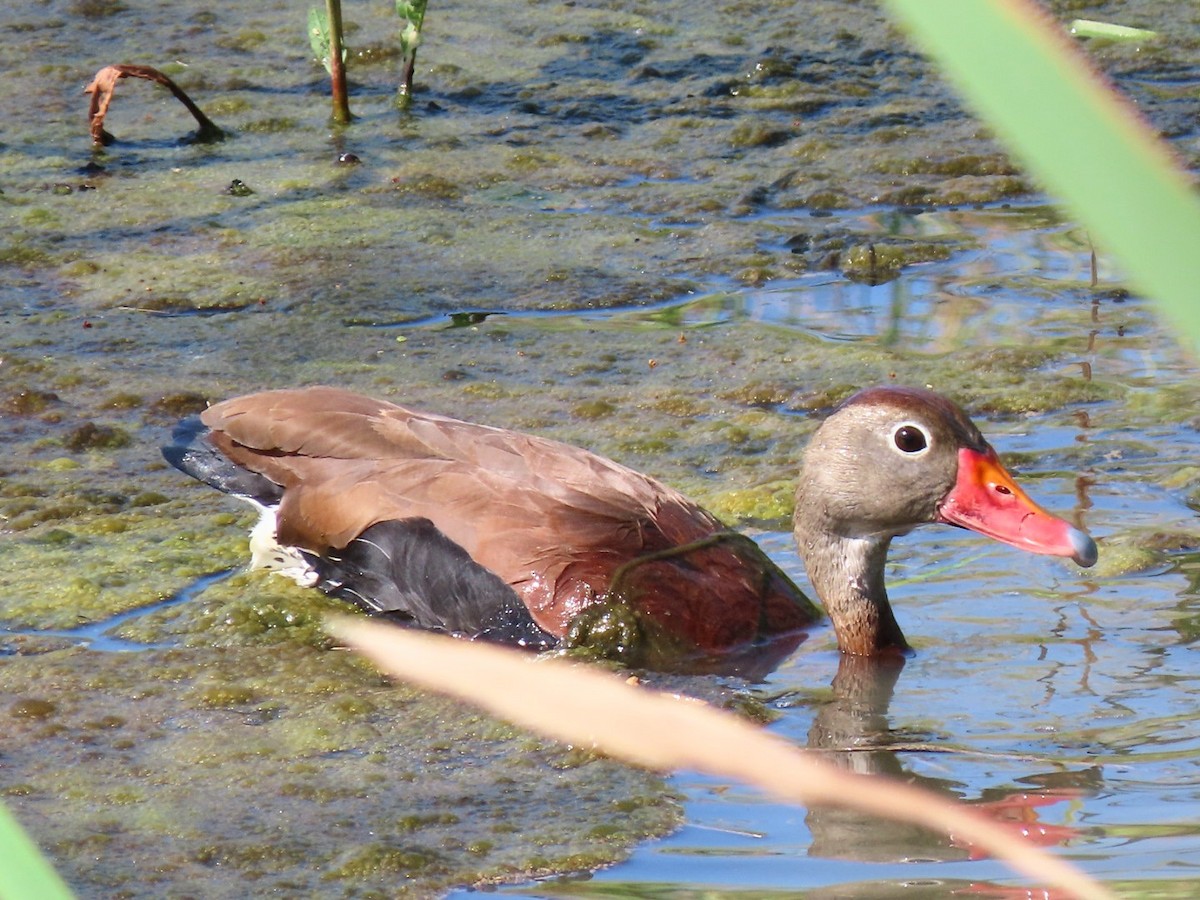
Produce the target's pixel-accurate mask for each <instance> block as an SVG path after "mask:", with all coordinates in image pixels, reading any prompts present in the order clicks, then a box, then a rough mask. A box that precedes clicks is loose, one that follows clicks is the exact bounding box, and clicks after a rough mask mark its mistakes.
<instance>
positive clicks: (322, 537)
mask: <svg viewBox="0 0 1200 900" xmlns="http://www.w3.org/2000/svg"><path fill="white" fill-rule="evenodd" d="M202 419H203V421H204V423H205V424H206V425H207V426H208V427H209V428H211V429H212V432H213V434H212V438H211V439H212V441H213V443H214V445H216V446H217V447H218V448H219V449H220V450H221V451H222V452H223V453H225V454H226V455H227V456H228V457H229V458H230V459H231V460H233V461H234V462H235V463H237V464H238V465H240V466H243V467H245V468H247V469H249V470H251V471H254V472H257V473H259V474H262V475H264V476H266V477H267V478H270V479H271V480H272V481H274V482H275V483H277V484H280V485H282V486H283V487H284V489H285V490H284V497H283V501H282V503H281V505H280V509H279V514H278V520H279V528H278V537H279V540H280V541H281V542H282V543H284V544H294V545H297V546H300V547H304V548H306V549H309V550H313V551H315V552H318V553H321V552H324V551H326V550H327V549H329V548H341V547H344V546H345V545H346V544H347V543H349V542H350V541H351V540H353V538H354V537H356V536H357V535H358V534H361V533H362V532H363V531H364V530H365V529H366V528H368V527H370V526H371V525H373V524H376V523H378V522H381V521H386V520H388V519H404V518H413V517H421V518H427V519H429V520H431V521H432V522H433V523H434V524H435V525H436V526H437V528H438V529H439V530H440V531H442V532H443V533H444V534H445V535H446V536H447V537H449V538H450V539H451V540H452V541H454V542H455V543H457V544H459V545H460V546H462V547H463V548H464V549H465V550H466V551H467V552H468V553H469V554H470V555H471V556H472V558H474V559H475V560H476V561H477V562H479V563H480V564H481V565H483V566H485V567H486V568H488V569H490V570H491V571H493V572H495V573H496V574H497V575H499V576H500V577H501V578H502V579H504V580H505V581H507V582H508V583H509V584H511V585H513V587H514V588H515V589H516V590H517V591H518V593H520V594H521V595H522V597H523V599H524V600H525V602H526V604H527V605H528V606H529V608H530V610H531V611H532V612H533V613H534V616H535V618H537V619H538V621H539V623H540V624H542V625H543V627H547V628H550V629H551V630H553V631H554V632H555V633H561V631H562V630H563V628H565V623H566V622H568V621H570V619H572V618H574V616H575V615H576V614H577V613H578V612H579V611H580V609H582V608H583V606H585V605H587V603H588V602H590V601H591V600H592V599H594V596H595V594H594V588H593V586H596V585H600V586H603V585H607V584H608V581H609V577H610V576H611V573H612V571H613V570H614V569H615V568H616V567H618V566H620V565H621V564H622V563H624V562H627V561H628V560H630V559H632V558H634V557H637V556H640V555H642V554H644V553H646V552H653V551H656V550H661V549H663V548H664V547H667V546H672V545H675V544H678V543H686V542H689V541H692V540H696V539H697V538H700V537H703V536H705V535H707V534H710V533H712V532H713V531H716V530H719V529H720V527H721V526H720V524H719V523H718V522H717V520H716V519H715V518H713V517H712V516H711V515H709V514H708V513H707V512H705V511H704V510H702V509H701V508H699V507H698V506H696V505H695V504H693V503H691V502H690V501H689V500H687V499H686V498H685V497H683V496H682V495H681V494H679V493H678V492H677V491H674V490H672V489H670V488H668V487H666V486H665V485H663V484H660V483H659V482H657V481H655V480H653V479H651V478H648V477H647V476H644V475H642V474H640V473H638V472H635V471H634V470H632V469H629V468H626V467H624V466H621V465H619V464H617V463H615V462H612V461H611V460H607V459H604V458H603V457H600V456H597V455H595V454H593V453H589V452H588V451H586V450H582V449H580V448H578V447H573V446H570V445H568V444H563V443H559V442H557V441H551V440H547V439H544V438H538V437H534V436H532V435H526V434H520V433H517V432H512V431H505V430H503V429H497V428H490V427H488V426H483V425H475V424H472V423H468V422H462V421H459V420H457V419H450V418H447V417H444V416H436V415H431V414H426V413H418V412H414V411H412V410H409V409H405V408H403V407H399V406H396V405H394V404H391V403H387V402H384V401H380V400H372V399H369V398H366V397H362V396H360V395H358V394H352V393H349V392H346V391H341V390H338V389H335V388H325V387H321V388H308V389H303V390H289V391H271V392H266V393H261V394H254V395H250V396H247V397H239V398H236V399H233V400H229V401H226V402H224V403H220V404H217V405H216V406H213V407H212V408H210V409H209V410H207V411H206V412H205V413H204V414H203V416H202ZM660 522H661V523H662V527H660V526H659V524H658V523H660Z"/></svg>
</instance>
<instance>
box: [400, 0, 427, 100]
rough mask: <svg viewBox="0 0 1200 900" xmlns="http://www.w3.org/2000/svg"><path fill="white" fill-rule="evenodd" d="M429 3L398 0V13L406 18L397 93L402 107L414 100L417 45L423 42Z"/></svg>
mask: <svg viewBox="0 0 1200 900" xmlns="http://www.w3.org/2000/svg"><path fill="white" fill-rule="evenodd" d="M428 5H429V0H396V15H398V16H400V18H402V19H403V20H404V28H403V29H401V31H400V52H401V54H402V56H403V59H404V70H403V72H402V73H401V76H400V89H399V91H398V92H397V94H396V103H397V104H398V105H399V106H400V107H401V108H402V109H406V108H407V107H408V105H409V104H410V103H411V102H412V91H413V71H414V70H415V68H416V65H417V47H419V46H420V44H421V28H422V27H423V26H424V24H425V7H426V6H428Z"/></svg>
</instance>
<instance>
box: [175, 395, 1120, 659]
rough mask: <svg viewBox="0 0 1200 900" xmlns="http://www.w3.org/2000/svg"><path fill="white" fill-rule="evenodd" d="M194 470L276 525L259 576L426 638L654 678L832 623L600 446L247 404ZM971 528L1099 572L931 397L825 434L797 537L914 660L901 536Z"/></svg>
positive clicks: (862, 412)
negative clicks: (896, 565) (894, 564)
mask: <svg viewBox="0 0 1200 900" xmlns="http://www.w3.org/2000/svg"><path fill="white" fill-rule="evenodd" d="M175 438H176V443H175V444H174V445H172V446H169V447H166V448H164V450H163V454H164V455H165V456H166V458H167V460H168V461H169V462H171V463H172V464H173V465H175V466H177V467H178V468H180V469H182V470H183V471H184V472H187V473H188V474H189V475H192V476H194V477H195V478H198V479H199V480H201V481H203V482H206V483H207V484H210V485H212V486H213V487H216V488H218V489H220V490H222V491H226V492H228V493H231V494H234V495H236V496H238V497H242V498H244V499H247V500H250V501H251V502H253V503H255V504H256V505H258V506H259V507H260V508H261V509H262V510H263V518H262V519H261V521H260V522H259V524H258V526H256V527H255V529H254V531H253V532H252V536H251V542H250V545H251V550H252V554H253V560H254V563H255V564H256V565H261V566H267V567H269V568H272V569H275V570H276V571H279V572H281V573H283V574H286V575H289V576H290V577H292V578H294V579H295V580H297V581H298V582H299V583H301V584H304V585H309V586H316V587H318V588H320V589H321V590H323V591H325V592H326V593H329V594H332V595H335V596H338V597H342V598H345V599H349V600H353V601H355V602H357V603H358V604H359V605H360V606H362V607H363V608H365V609H367V610H369V611H371V612H378V613H388V614H391V615H393V616H395V617H398V618H400V619H402V620H405V621H408V622H410V623H411V624H413V625H415V626H418V627H422V628H431V629H438V630H442V631H448V632H451V633H454V634H459V635H462V636H465V637H473V638H480V639H485V640H493V641H500V642H505V643H512V644H518V645H523V646H528V647H533V648H538V649H543V648H550V647H556V646H571V645H577V644H586V643H590V644H597V643H600V644H602V643H603V641H604V639H605V638H606V637H610V638H611V639H612V642H613V644H614V647H610V648H609V649H610V650H612V649H615V650H617V651H622V650H626V651H630V654H631V655H630V658H632V659H636V660H637V661H638V662H639V663H640V664H643V665H658V666H666V667H674V666H676V665H681V666H686V665H687V663H688V661H689V660H697V659H710V660H711V659H720V658H723V657H736V656H739V655H741V656H747V655H748V656H749V657H753V656H755V655H761V654H765V655H766V656H768V657H771V658H773V659H776V660H777V659H778V658H780V656H781V654H786V653H787V652H790V651H791V650H792V649H793V648H794V647H795V645H796V644H797V643H799V641H800V640H801V639H802V638H803V635H804V633H805V631H806V629H808V628H809V627H810V626H811V625H813V624H814V622H816V621H817V620H818V619H819V616H820V613H819V612H818V610H817V609H816V608H815V607H814V606H813V605H812V604H811V603H810V602H809V601H808V599H807V598H805V596H804V595H803V594H802V593H801V592H800V590H799V589H798V588H796V587H795V585H793V584H792V582H791V581H790V580H789V579H788V577H787V576H786V575H784V574H783V572H782V571H780V570H779V568H778V567H776V566H775V565H774V564H773V563H772V562H771V561H770V560H769V559H767V558H766V556H765V555H764V554H763V553H762V551H761V550H759V549H758V547H757V546H756V545H755V544H754V543H753V542H752V541H750V540H749V539H748V538H746V537H744V536H741V535H738V534H736V533H735V532H731V531H729V530H728V529H726V528H725V527H724V526H723V525H722V524H721V523H720V522H719V521H718V520H717V519H716V518H715V517H714V516H713V515H711V514H710V513H708V512H706V511H705V510H703V509H701V508H700V507H699V506H697V505H696V504H695V503H692V502H691V501H690V500H688V499H687V498H686V497H684V496H683V495H682V494H680V493H678V492H677V491H674V490H672V489H671V488H669V487H667V486H665V485H663V484H661V483H659V482H658V481H655V480H654V479H652V478H649V477H647V476H645V475H641V474H639V473H638V472H635V471H633V470H632V469H628V468H626V467H625V466H622V465H619V464H617V463H615V462H612V461H611V460H608V459H605V458H603V457H601V456H597V455H596V454H594V453H590V452H588V451H586V450H582V449H580V448H578V447H573V446H570V445H567V444H562V443H559V442H557V441H551V440H547V439H545V438H539V437H533V436H531V435H527V434H521V433H518V432H515V431H506V430H503V429H500V428H490V427H487V426H484V425H475V424H471V423H469V422H462V421H459V420H457V419H451V418H446V417H444V416H437V415H430V414H427V413H420V412H414V411H412V410H409V409H405V408H403V407H400V406H396V405H394V404H391V403H387V402H385V401H382V400H374V399H371V398H369V397H364V396H361V395H359V394H353V393H349V392H347V391H343V390H338V389H336V388H329V387H312V388H303V389H299V390H283V391H267V392H264V393H260V394H251V395H249V396H245V397H238V398H235V399H232V400H226V401H225V402H223V403H218V404H217V405H215V406H213V407H211V408H209V409H208V410H206V411H205V412H204V413H202V414H201V415H200V417H199V419H189V420H185V421H184V422H183V423H181V425H180V427H179V428H178V429H177V431H176V435H175ZM933 522H943V523H947V524H951V525H960V526H962V527H965V528H969V529H972V530H974V531H978V532H979V533H981V534H985V535H987V536H989V537H993V538H996V539H997V540H1000V541H1003V542H1005V543H1008V544H1012V545H1013V546H1016V547H1021V548H1023V549H1025V550H1030V551H1033V552H1035V553H1047V554H1053V555H1056V556H1068V557H1071V558H1072V559H1074V560H1075V562H1077V563H1078V564H1079V565H1082V566H1090V565H1092V564H1093V563H1094V562H1095V561H1096V545H1095V543H1094V542H1093V541H1092V539H1091V538H1090V537H1088V536H1087V535H1086V534H1084V533H1083V532H1082V531H1080V530H1079V529H1077V528H1074V527H1073V526H1071V525H1070V524H1068V523H1067V522H1065V521H1063V520H1062V519H1059V518H1056V517H1054V516H1052V515H1050V514H1049V513H1047V512H1045V511H1044V510H1042V509H1041V508H1040V507H1038V506H1037V505H1036V504H1035V503H1034V502H1033V501H1032V500H1030V499H1029V498H1028V497H1027V496H1026V495H1025V493H1024V492H1023V491H1022V490H1021V489H1020V488H1019V487H1017V485H1016V484H1015V482H1014V481H1013V480H1012V477H1011V476H1010V475H1009V474H1008V472H1006V471H1005V469H1004V467H1003V466H1002V465H1001V463H1000V461H999V460H998V459H997V457H996V453H995V451H994V450H992V448H991V447H990V446H989V445H988V443H987V442H986V441H985V440H984V438H983V436H982V435H981V434H980V433H979V430H978V429H977V428H976V427H975V426H974V425H973V424H972V423H971V421H970V419H968V418H967V416H966V414H965V413H964V412H963V411H962V410H961V409H959V408H958V407H957V406H956V405H955V404H953V403H952V402H950V401H949V400H947V399H946V398H944V397H942V396H939V395H938V394H935V393H932V392H930V391H924V390H916V389H911V388H899V387H877V388H870V389H867V390H864V391H861V392H859V393H858V394H856V395H854V396H853V397H851V398H850V399H849V400H847V401H846V402H845V403H843V404H842V405H841V406H840V407H838V409H837V410H836V411H834V413H833V414H832V415H831V416H830V417H829V418H828V419H826V421H825V422H824V423H823V424H822V425H821V427H820V428H819V429H818V431H817V432H816V434H815V435H814V437H813V439H812V442H811V443H810V445H809V448H808V451H807V454H806V457H805V461H804V467H803V470H802V472H801V474H800V483H799V486H798V487H797V490H796V513H795V535H796V542H797V546H798V548H799V551H800V554H801V556H803V558H804V561H805V564H806V565H807V567H808V573H809V578H810V580H811V581H812V584H813V587H814V588H815V589H816V593H817V596H818V597H819V598H820V600H821V602H822V603H824V605H825V608H826V610H828V613H829V616H830V618H831V619H832V620H833V625H834V628H835V629H836V632H837V639H838V644H839V646H840V647H841V649H842V650H843V651H844V652H846V653H853V654H862V655H876V654H886V653H889V652H903V651H905V650H907V646H908V645H907V644H906V642H905V640H904V635H903V634H902V633H901V631H900V627H899V626H898V625H897V623H896V619H895V617H894V615H893V614H892V609H891V606H890V605H889V603H888V598H887V592H886V590H885V589H884V583H883V577H884V565H885V562H886V558H887V551H888V545H889V544H890V542H891V540H892V538H893V537H895V536H897V535H900V534H904V533H906V532H908V531H910V530H911V529H913V528H915V527H916V526H918V525H924V524H926V523H933Z"/></svg>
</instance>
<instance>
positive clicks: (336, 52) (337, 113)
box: [308, 0, 351, 125]
mask: <svg viewBox="0 0 1200 900" xmlns="http://www.w3.org/2000/svg"><path fill="white" fill-rule="evenodd" d="M308 41H309V44H310V45H311V46H312V51H313V53H314V54H316V57H317V59H319V60H320V61H321V65H323V66H324V67H325V71H326V72H328V73H329V81H330V89H331V92H332V99H333V122H334V124H336V125H349V124H350V118H351V116H350V95H349V91H348V89H347V87H346V46H345V41H344V39H343V36H342V0H326V2H325V10H324V12H322V11H321V10H320V9H318V8H317V7H315V6H314V7H311V8H310V9H309V11H308Z"/></svg>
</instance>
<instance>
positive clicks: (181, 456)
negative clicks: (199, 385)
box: [162, 416, 283, 506]
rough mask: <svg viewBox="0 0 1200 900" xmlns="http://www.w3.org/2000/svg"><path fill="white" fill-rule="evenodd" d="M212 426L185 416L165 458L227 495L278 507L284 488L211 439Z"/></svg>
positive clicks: (166, 448) (164, 455) (195, 417)
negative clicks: (242, 463) (224, 451)
mask: <svg viewBox="0 0 1200 900" xmlns="http://www.w3.org/2000/svg"><path fill="white" fill-rule="evenodd" d="M208 435H209V429H208V427H207V426H206V425H205V424H204V423H203V422H201V421H200V417H199V416H191V417H189V418H187V419H184V420H183V421H182V422H180V423H179V424H178V425H177V426H175V430H174V431H173V432H172V433H171V439H172V440H173V441H174V443H172V444H169V445H168V446H166V447H163V448H162V455H163V458H164V459H165V460H166V461H167V462H169V463H170V464H171V465H173V466H174V467H175V468H177V469H179V470H180V471H181V472H185V473H186V474H188V475H191V476H192V477H193V478H195V479H196V480H197V481H203V482H204V483H205V484H207V485H210V486H212V487H215V488H216V489H217V490H218V491H224V492H225V493H226V494H235V495H236V496H238V497H250V498H251V499H253V500H256V501H258V502H259V503H261V504H262V505H263V506H275V505H276V504H278V503H279V500H280V498H281V497H282V496H283V488H281V487H280V486H279V485H277V484H276V483H275V482H273V481H271V480H270V479H269V478H264V477H263V476H262V475H259V474H257V473H255V472H250V471H248V470H246V469H243V468H242V467H241V466H239V465H237V464H236V463H234V462H232V461H231V460H229V459H228V458H226V457H225V455H224V454H222V453H221V452H220V451H218V450H217V449H216V448H215V447H213V446H212V444H210V443H209V441H208Z"/></svg>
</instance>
